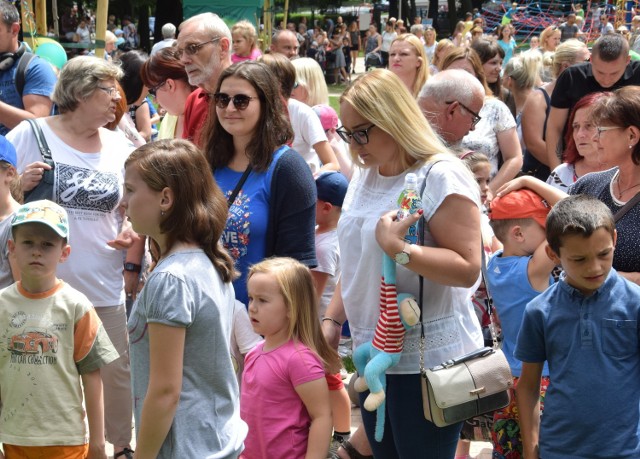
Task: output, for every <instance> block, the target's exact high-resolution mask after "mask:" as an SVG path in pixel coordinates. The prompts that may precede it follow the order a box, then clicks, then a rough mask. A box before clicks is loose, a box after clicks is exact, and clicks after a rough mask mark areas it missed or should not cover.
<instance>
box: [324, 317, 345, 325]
mask: <svg viewBox="0 0 640 459" xmlns="http://www.w3.org/2000/svg"><path fill="white" fill-rule="evenodd" d="M325 320H330V321H331V322H333V323H334V324H335V325H336V327H342V324H341V323H340V322H338V321H337V320H336V319H332V318H331V317H323V318H322V321H323V322H324V321H325Z"/></svg>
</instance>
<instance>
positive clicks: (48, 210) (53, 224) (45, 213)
mask: <svg viewBox="0 0 640 459" xmlns="http://www.w3.org/2000/svg"><path fill="white" fill-rule="evenodd" d="M23 223H42V224H44V225H47V226H48V227H49V228H51V229H52V230H53V231H55V232H56V234H57V235H58V236H60V237H64V238H67V239H69V220H68V218H67V211H66V210H64V209H63V208H62V207H60V206H59V205H58V204H56V203H55V202H51V201H49V200H47V199H43V200H41V201H33V202H28V203H26V204H23V205H21V206H20V207H19V208H18V210H17V211H16V214H15V216H14V217H13V220H12V221H11V226H12V227H13V226H18V225H22V224H23Z"/></svg>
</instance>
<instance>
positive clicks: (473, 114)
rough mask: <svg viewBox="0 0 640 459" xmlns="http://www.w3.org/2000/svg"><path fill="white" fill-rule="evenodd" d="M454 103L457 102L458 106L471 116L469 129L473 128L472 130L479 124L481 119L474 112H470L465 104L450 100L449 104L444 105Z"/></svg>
mask: <svg viewBox="0 0 640 459" xmlns="http://www.w3.org/2000/svg"><path fill="white" fill-rule="evenodd" d="M454 102H458V105H460V106H461V107H462V108H464V109H465V110H466V111H468V112H469V114H470V115H471V116H473V118H472V119H471V127H473V128H474V127H476V125H477V124H478V123H479V122H480V120H481V119H482V117H481V116H480V115H478V114H477V113H476V112H474V111H473V110H471V109H470V108H469V107H467V106H466V105H465V104H463V103H462V102H460V101H459V100H452V101H449V102H445V104H447V105H451V104H452V103H454Z"/></svg>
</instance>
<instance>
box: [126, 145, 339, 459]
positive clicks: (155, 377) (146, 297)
mask: <svg viewBox="0 0 640 459" xmlns="http://www.w3.org/2000/svg"><path fill="white" fill-rule="evenodd" d="M207 170H208V163H207V160H206V159H205V157H204V155H203V154H202V152H201V151H200V150H199V149H198V148H197V147H195V146H194V145H193V144H192V143H191V142H188V141H186V140H160V141H157V142H154V143H151V144H147V145H145V146H143V147H140V148H139V149H137V150H136V151H134V152H133V153H132V154H131V156H129V158H128V159H127V161H126V163H125V195H124V197H123V199H122V205H123V207H124V208H125V211H126V214H127V216H128V217H129V220H131V223H132V225H133V228H134V230H135V231H136V232H137V233H139V234H144V235H146V236H149V237H150V238H152V239H153V240H154V241H155V243H156V245H157V248H158V249H159V255H160V256H159V260H158V262H157V264H156V266H155V268H154V269H153V271H152V272H151V274H150V275H149V277H148V279H147V282H146V284H145V286H144V288H143V289H142V291H141V292H140V294H139V295H138V298H137V299H136V302H135V304H134V306H133V310H132V311H131V317H130V319H129V336H130V341H131V346H130V353H131V375H132V383H133V384H132V385H133V400H134V401H135V403H134V414H135V421H136V423H135V424H136V431H137V432H136V433H137V447H136V453H135V454H136V457H139V458H151V457H153V458H156V457H158V458H167V459H168V458H174V457H214V456H215V457H237V456H238V455H239V453H240V451H241V449H242V442H243V441H244V438H245V436H246V433H247V427H246V425H245V424H244V423H243V422H242V420H241V419H240V412H239V407H238V403H237V400H238V383H237V381H236V377H235V373H234V369H233V364H232V361H231V353H230V350H229V343H230V333H231V325H232V320H233V317H232V314H233V304H234V300H235V298H234V293H233V287H232V285H231V281H232V280H233V278H234V276H235V270H234V268H233V261H232V259H231V257H230V256H229V255H228V254H227V252H226V251H225V250H224V249H223V248H222V244H221V243H220V236H221V235H222V230H223V229H224V226H225V222H226V219H227V201H226V199H225V198H224V196H223V195H222V192H221V191H220V188H218V186H217V185H216V184H215V182H214V180H213V177H212V176H211V174H208V173H206V171H207ZM326 438H327V439H328V438H329V434H327V437H326ZM327 442H328V440H327Z"/></svg>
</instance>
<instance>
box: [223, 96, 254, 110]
mask: <svg viewBox="0 0 640 459" xmlns="http://www.w3.org/2000/svg"><path fill="white" fill-rule="evenodd" d="M253 99H257V97H251V96H247V95H246V94H236V95H235V96H230V95H229V94H225V93H224V92H217V93H215V94H214V95H213V100H214V101H215V103H216V107H218V108H222V109H225V108H227V106H228V105H229V102H231V101H233V106H234V107H235V108H236V110H245V109H246V108H247V107H248V106H249V102H251V101H252V100H253Z"/></svg>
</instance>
